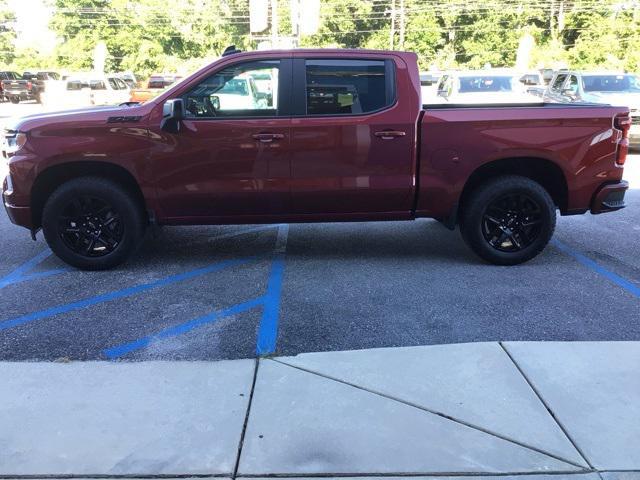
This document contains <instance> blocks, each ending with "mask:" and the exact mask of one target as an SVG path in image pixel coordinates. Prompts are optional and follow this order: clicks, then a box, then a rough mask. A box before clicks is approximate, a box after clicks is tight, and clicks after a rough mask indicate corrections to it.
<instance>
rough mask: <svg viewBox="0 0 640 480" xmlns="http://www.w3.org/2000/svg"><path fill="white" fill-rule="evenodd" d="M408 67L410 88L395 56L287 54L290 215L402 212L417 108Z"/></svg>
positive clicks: (407, 206) (410, 181)
mask: <svg viewBox="0 0 640 480" xmlns="http://www.w3.org/2000/svg"><path fill="white" fill-rule="evenodd" d="M413 67H414V68H413V69H414V70H415V72H413V71H412V73H414V74H415V85H413V84H410V83H409V73H408V67H407V65H406V64H405V63H404V62H403V61H402V59H400V58H398V57H393V56H386V57H383V56H375V55H373V56H372V55H368V56H367V55H362V56H359V55H358V56H354V57H353V58H350V57H349V56H346V55H344V54H342V55H336V56H334V57H332V56H331V55H325V54H309V53H306V54H305V52H299V53H298V54H297V56H296V54H294V85H293V95H294V98H293V101H292V102H293V108H294V111H295V114H296V116H295V117H294V118H293V119H292V124H291V195H292V202H293V210H294V212H295V213H296V214H325V215H331V214H337V216H340V215H345V216H347V217H348V216H349V215H353V214H356V215H357V214H373V213H391V212H393V213H398V212H402V213H404V214H408V212H409V211H410V210H411V207H412V201H413V192H414V190H413V188H414V173H415V160H414V158H415V152H414V145H415V138H416V130H415V129H416V121H417V117H418V113H419V109H420V107H419V103H420V96H419V88H420V83H419V81H418V71H417V67H416V66H415V65H414V66H413ZM396 82H399V83H396Z"/></svg>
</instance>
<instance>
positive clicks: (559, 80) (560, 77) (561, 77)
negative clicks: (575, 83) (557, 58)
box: [551, 73, 567, 91]
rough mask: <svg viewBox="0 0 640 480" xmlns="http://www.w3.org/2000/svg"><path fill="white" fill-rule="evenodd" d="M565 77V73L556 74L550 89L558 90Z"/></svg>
mask: <svg viewBox="0 0 640 480" xmlns="http://www.w3.org/2000/svg"><path fill="white" fill-rule="evenodd" d="M565 78H567V75H566V74H564V73H563V74H561V75H558V76H557V77H556V79H555V80H554V82H553V86H552V87H551V90H556V91H560V89H561V88H562V84H563V83H564V80H565Z"/></svg>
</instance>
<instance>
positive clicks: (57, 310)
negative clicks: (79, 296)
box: [0, 257, 256, 331]
mask: <svg viewBox="0 0 640 480" xmlns="http://www.w3.org/2000/svg"><path fill="white" fill-rule="evenodd" d="M255 260H256V257H250V258H244V259H239V260H225V261H223V262H218V263H214V264H211V265H208V266H206V267H203V268H198V269H195V270H191V271H188V272H184V273H179V274H177V275H170V276H168V277H164V278H161V279H160V280H156V281H154V282H149V283H143V284H141V285H136V286H133V287H129V288H123V289H121V290H115V291H113V292H109V293H105V294H102V295H96V296H95V297H90V298H86V299H84V300H80V301H77V302H72V303H66V304H63V305H58V306H56V307H51V308H47V309H45V310H40V311H38V312H33V313H29V314H27V315H22V316H20V317H16V318H11V319H8V320H3V321H0V331H2V330H6V329H9V328H13V327H17V326H20V325H24V324H26V323H30V322H34V321H36V320H42V319H44V318H49V317H53V316H54V315H59V314H61V313H68V312H72V311H75V310H80V309H83V308H87V307H90V306H93V305H97V304H99V303H104V302H110V301H113V300H117V299H120V298H125V297H129V296H132V295H137V294H139V293H142V292H146V291H149V290H153V289H155V288H161V287H166V286H168V285H172V284H174V283H178V282H184V281H185V280H191V279H193V278H196V277H200V276H202V275H207V274H209V273H213V272H218V271H221V270H224V269H225V268H230V267H236V266H239V265H244V264H247V263H249V262H252V261H255Z"/></svg>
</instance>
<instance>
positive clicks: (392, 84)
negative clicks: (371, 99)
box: [384, 59, 398, 105]
mask: <svg viewBox="0 0 640 480" xmlns="http://www.w3.org/2000/svg"><path fill="white" fill-rule="evenodd" d="M397 85H398V82H397V81H396V63H395V62H394V61H393V60H390V59H387V60H385V61H384V88H385V92H384V93H385V102H384V103H385V104H387V105H394V104H395V103H396V100H397V98H396V90H397Z"/></svg>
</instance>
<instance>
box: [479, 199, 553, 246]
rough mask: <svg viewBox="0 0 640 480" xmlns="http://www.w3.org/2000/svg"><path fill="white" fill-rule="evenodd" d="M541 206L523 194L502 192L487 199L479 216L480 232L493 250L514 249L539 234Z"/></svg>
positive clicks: (527, 242) (531, 241) (529, 242)
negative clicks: (492, 198)
mask: <svg viewBox="0 0 640 480" xmlns="http://www.w3.org/2000/svg"><path fill="white" fill-rule="evenodd" d="M541 217H542V209H541V207H540V205H539V204H538V203H537V202H536V201H535V200H534V199H532V198H531V197H530V196H528V195H526V194H523V193H512V194H507V195H504V196H502V197H500V198H498V199H496V200H494V201H493V202H491V203H490V204H489V205H488V206H487V208H486V210H485V212H484V215H483V216H482V235H483V236H484V238H485V240H486V241H487V242H488V243H489V245H491V246H492V247H493V248H495V249H496V250H499V251H501V252H517V251H519V250H523V249H525V248H527V247H528V246H530V245H531V244H532V243H533V242H534V241H535V240H536V239H537V238H538V236H539V235H540V231H541V224H542V218H541Z"/></svg>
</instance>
